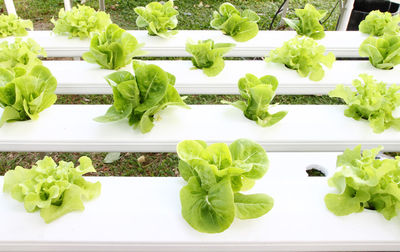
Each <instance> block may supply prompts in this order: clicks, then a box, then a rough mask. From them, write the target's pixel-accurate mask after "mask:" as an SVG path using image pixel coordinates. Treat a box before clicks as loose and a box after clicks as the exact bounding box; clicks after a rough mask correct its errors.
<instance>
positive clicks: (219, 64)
mask: <svg viewBox="0 0 400 252" xmlns="http://www.w3.org/2000/svg"><path fill="white" fill-rule="evenodd" d="M233 47H235V44H231V43H217V44H214V41H213V40H212V39H207V40H203V41H201V40H199V41H198V43H197V44H195V43H194V42H193V41H192V40H188V41H187V42H186V51H187V52H188V53H190V54H191V55H192V56H193V57H192V63H193V65H194V69H196V68H198V69H203V73H204V74H206V75H207V76H209V77H212V76H216V75H218V74H219V73H220V72H221V71H222V70H223V69H224V67H225V63H224V58H223V57H222V56H223V55H224V54H226V53H228V52H229V51H230V50H232V48H233Z"/></svg>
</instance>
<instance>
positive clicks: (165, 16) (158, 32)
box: [135, 0, 179, 38]
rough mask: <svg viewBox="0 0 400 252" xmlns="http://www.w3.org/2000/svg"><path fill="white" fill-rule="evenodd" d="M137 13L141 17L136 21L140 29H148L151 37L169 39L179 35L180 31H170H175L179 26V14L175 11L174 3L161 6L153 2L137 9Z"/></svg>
mask: <svg viewBox="0 0 400 252" xmlns="http://www.w3.org/2000/svg"><path fill="white" fill-rule="evenodd" d="M135 12H136V13H137V14H138V15H139V16H138V18H137V19H136V25H137V26H138V27H141V28H142V27H147V31H148V33H149V35H151V36H160V37H162V38H169V37H171V36H173V35H175V34H177V33H178V31H170V29H175V27H176V26H177V24H178V19H177V17H176V16H177V15H178V14H179V12H178V11H177V10H175V9H174V2H173V1H172V0H169V1H168V2H166V3H164V4H161V3H159V2H152V3H149V4H148V5H146V7H136V8H135Z"/></svg>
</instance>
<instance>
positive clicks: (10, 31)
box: [0, 14, 33, 38]
mask: <svg viewBox="0 0 400 252" xmlns="http://www.w3.org/2000/svg"><path fill="white" fill-rule="evenodd" d="M26 29H29V30H33V24H32V21H31V20H24V19H21V18H19V17H18V16H17V15H15V14H9V15H5V14H1V15H0V38H5V37H8V36H17V37H21V36H26V35H28V32H27V31H26Z"/></svg>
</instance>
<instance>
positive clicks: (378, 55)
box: [359, 34, 400, 70]
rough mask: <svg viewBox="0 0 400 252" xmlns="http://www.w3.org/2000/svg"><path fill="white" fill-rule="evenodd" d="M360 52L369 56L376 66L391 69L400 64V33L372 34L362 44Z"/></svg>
mask: <svg viewBox="0 0 400 252" xmlns="http://www.w3.org/2000/svg"><path fill="white" fill-rule="evenodd" d="M359 54H360V56H361V57H368V58H369V62H371V64H372V65H373V66H374V67H376V68H380V69H384V70H390V69H392V68H393V67H394V66H396V65H398V64H400V35H386V34H385V35H383V36H382V37H379V38H377V37H372V36H371V37H369V38H367V39H365V40H364V42H363V43H362V44H361V46H360V49H359Z"/></svg>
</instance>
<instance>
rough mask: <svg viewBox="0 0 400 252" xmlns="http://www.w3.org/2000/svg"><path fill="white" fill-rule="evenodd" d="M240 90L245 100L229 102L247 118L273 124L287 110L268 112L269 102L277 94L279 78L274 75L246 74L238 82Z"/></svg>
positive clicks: (261, 123)
mask: <svg viewBox="0 0 400 252" xmlns="http://www.w3.org/2000/svg"><path fill="white" fill-rule="evenodd" d="M238 86H239V91H240V94H241V96H242V98H243V99H245V101H236V102H233V103H231V102H227V101H222V103H225V104H231V105H233V106H235V107H237V108H238V109H240V110H242V111H243V113H244V115H245V116H246V118H248V119H250V120H253V121H255V122H256V123H257V124H258V125H260V126H262V127H267V126H272V125H274V124H275V123H277V122H279V121H280V120H282V119H283V118H284V117H285V116H286V114H287V111H280V112H277V113H274V114H271V113H269V112H268V107H269V104H270V103H271V101H272V99H273V98H274V96H275V90H276V88H277V87H278V80H277V79H276V78H275V77H274V76H272V75H266V76H263V77H261V78H260V79H259V78H257V77H256V76H254V75H252V74H246V76H245V77H243V78H241V79H240V80H239V82H238Z"/></svg>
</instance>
